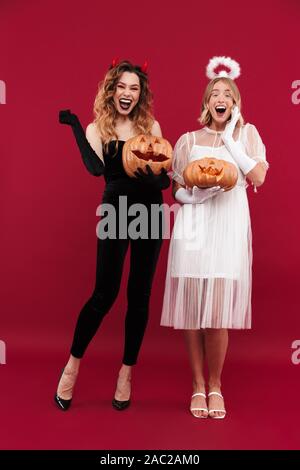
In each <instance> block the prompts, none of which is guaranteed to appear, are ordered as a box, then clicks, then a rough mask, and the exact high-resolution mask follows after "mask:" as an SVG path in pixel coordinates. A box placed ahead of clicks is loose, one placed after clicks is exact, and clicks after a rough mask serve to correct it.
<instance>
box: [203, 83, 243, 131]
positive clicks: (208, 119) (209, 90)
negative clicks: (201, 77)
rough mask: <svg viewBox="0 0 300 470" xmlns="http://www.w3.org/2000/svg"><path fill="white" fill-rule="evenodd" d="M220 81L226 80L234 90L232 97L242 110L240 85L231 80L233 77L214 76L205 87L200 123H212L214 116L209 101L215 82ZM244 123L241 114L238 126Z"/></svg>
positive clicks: (206, 124)
mask: <svg viewBox="0 0 300 470" xmlns="http://www.w3.org/2000/svg"><path fill="white" fill-rule="evenodd" d="M220 81H222V82H224V83H225V84H226V85H227V86H228V87H229V89H230V90H231V92H232V99H233V102H234V104H236V105H237V106H238V107H239V109H240V110H241V107H242V100H241V95H240V91H239V89H238V87H237V86H236V84H235V83H234V81H233V80H231V78H227V77H217V78H214V79H213V80H211V81H210V82H209V84H208V85H207V87H206V89H205V92H204V95H203V98H202V105H201V115H200V117H199V119H198V121H199V122H200V124H203V126H208V127H209V126H210V124H211V123H212V116H211V113H210V110H209V107H208V103H209V100H210V97H211V93H212V91H213V88H214V86H215V84H216V83H218V82H220ZM243 124H244V118H243V116H242V114H241V117H240V119H239V120H238V123H237V126H238V127H240V126H242V125H243Z"/></svg>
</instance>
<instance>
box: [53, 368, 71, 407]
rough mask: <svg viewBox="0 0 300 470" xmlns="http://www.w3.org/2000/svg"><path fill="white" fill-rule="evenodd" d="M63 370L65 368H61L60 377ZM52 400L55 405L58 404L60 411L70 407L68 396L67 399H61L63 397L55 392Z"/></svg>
mask: <svg viewBox="0 0 300 470" xmlns="http://www.w3.org/2000/svg"><path fill="white" fill-rule="evenodd" d="M64 370H65V369H64V368H63V370H62V373H61V375H60V379H61V378H62V375H63V373H64ZM60 379H59V380H60ZM74 385H75V383H74ZM54 402H55V403H56V405H57V406H58V408H59V409H60V410H62V411H67V410H68V409H69V408H70V406H71V403H72V398H70V399H69V400H65V399H63V398H60V396H59V395H57V393H56V394H55V395H54Z"/></svg>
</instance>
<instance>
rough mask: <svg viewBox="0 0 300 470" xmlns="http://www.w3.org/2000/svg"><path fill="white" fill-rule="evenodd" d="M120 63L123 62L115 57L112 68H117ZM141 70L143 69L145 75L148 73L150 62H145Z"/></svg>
mask: <svg viewBox="0 0 300 470" xmlns="http://www.w3.org/2000/svg"><path fill="white" fill-rule="evenodd" d="M120 62H121V61H120V59H119V58H118V57H114V58H113V60H112V62H111V66H110V68H114V67H116V66H117V65H119V63H120ZM140 68H141V71H142V72H143V73H145V74H146V73H147V70H148V62H147V60H145V62H144V63H143V65H141V67H140Z"/></svg>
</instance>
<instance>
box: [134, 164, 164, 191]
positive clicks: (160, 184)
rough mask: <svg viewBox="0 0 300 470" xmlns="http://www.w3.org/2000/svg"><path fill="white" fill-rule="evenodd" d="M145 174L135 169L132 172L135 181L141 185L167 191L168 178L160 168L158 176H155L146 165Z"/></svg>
mask: <svg viewBox="0 0 300 470" xmlns="http://www.w3.org/2000/svg"><path fill="white" fill-rule="evenodd" d="M146 169H147V173H144V172H143V170H142V169H141V168H137V171H135V172H134V174H135V176H136V177H137V179H139V180H140V181H141V182H142V183H146V184H149V185H152V186H154V187H155V188H156V189H167V188H168V187H169V186H170V182H171V181H170V178H169V177H168V175H167V171H166V170H165V169H164V168H162V169H161V172H160V174H159V175H155V174H154V173H153V171H152V170H151V168H150V166H149V165H146Z"/></svg>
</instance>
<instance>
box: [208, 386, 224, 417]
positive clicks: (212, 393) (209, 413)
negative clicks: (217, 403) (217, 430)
mask: <svg viewBox="0 0 300 470" xmlns="http://www.w3.org/2000/svg"><path fill="white" fill-rule="evenodd" d="M212 395H217V396H218V397H220V398H222V399H223V400H224V398H223V395H221V393H218V392H210V393H209V394H208V397H211V396H212ZM216 412H217V413H224V415H223V416H211V413H216ZM208 416H209V417H210V418H213V419H224V418H225V416H226V410H224V409H223V410H217V409H215V410H213V409H211V410H208Z"/></svg>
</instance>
